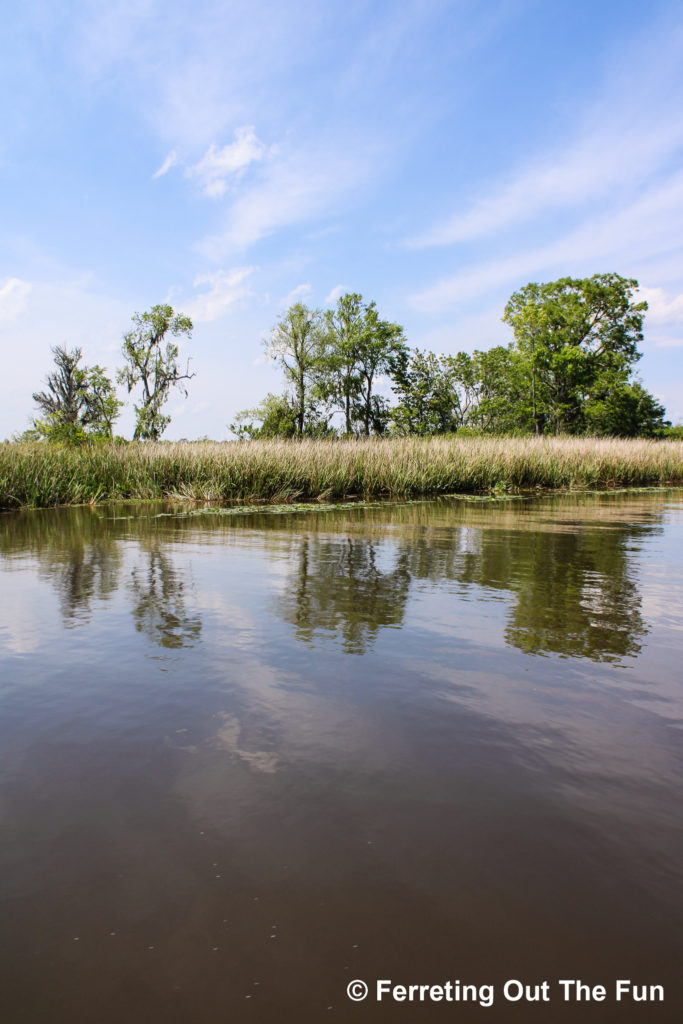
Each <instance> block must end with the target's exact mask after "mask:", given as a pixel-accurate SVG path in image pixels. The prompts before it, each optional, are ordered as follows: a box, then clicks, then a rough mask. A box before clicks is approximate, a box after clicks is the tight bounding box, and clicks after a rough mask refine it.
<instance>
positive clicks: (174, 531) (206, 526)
mask: <svg viewBox="0 0 683 1024" xmlns="http://www.w3.org/2000/svg"><path fill="white" fill-rule="evenodd" d="M639 500H640V499H638V498H637V497H634V496H628V495H625V496H622V497H621V498H619V496H612V497H610V496H602V497H599V498H595V499H593V500H591V499H588V498H573V499H566V498H559V499H553V500H552V501H546V503H545V504H543V503H538V502H536V503H534V502H533V501H531V502H519V503H517V504H514V505H508V507H502V508H501V507H500V506H492V505H485V504H481V505H477V504H472V503H467V502H454V501H448V500H442V501H435V502H425V503H413V504H406V505H405V506H400V505H388V506H386V507H374V508H362V507H359V508H358V509H357V510H356V509H352V510H345V511H328V512H324V513H322V512H311V513H305V514H302V515H297V514H294V515H269V516H263V515H251V516H245V517H242V518H236V517H234V516H232V517H223V516H220V515H207V516H202V515H199V516H195V515H183V514H180V515H175V514H173V513H171V514H165V515H164V516H163V517H161V518H159V517H158V515H157V514H156V512H155V511H154V510H153V509H151V508H150V507H149V506H145V508H141V509H135V508H131V507H128V508H127V509H124V510H119V513H118V514H117V512H116V510H115V509H106V510H93V509H89V508H79V509H64V510H53V511H51V512H27V513H17V514H11V515H6V516H4V517H2V518H1V520H0V553H2V554H3V556H4V557H5V558H7V559H12V558H15V557H20V556H23V555H24V554H26V553H28V554H30V555H31V556H32V557H35V558H37V560H38V563H39V571H40V573H41V574H42V575H43V576H44V577H46V578H48V579H50V581H51V582H52V584H53V585H54V586H55V588H56V590H57V592H58V593H59V597H60V602H61V608H62V614H63V616H64V620H65V623H66V624H67V625H68V626H75V625H78V623H79V621H82V620H83V619H84V618H86V619H87V618H88V617H89V616H90V614H91V612H92V606H93V602H94V601H95V600H108V599H109V598H110V597H111V596H112V594H113V593H114V592H115V591H116V590H117V589H119V588H120V584H121V581H122V578H123V577H124V565H125V578H126V580H127V585H126V587H125V590H124V592H125V593H128V594H129V595H130V597H131V599H132V615H133V618H134V621H135V625H136V628H137V630H138V631H139V632H141V633H144V634H145V635H146V636H147V637H149V639H150V640H152V641H153V642H154V643H155V644H158V645H160V646H162V647H165V648H170V649H173V648H180V647H186V646H191V645H193V644H194V643H196V642H197V640H198V638H199V637H200V634H201V629H202V623H201V619H200V616H199V615H198V614H197V613H195V612H191V611H188V608H187V604H188V588H189V587H190V585H191V584H190V582H189V579H188V575H187V574H188V569H187V567H186V566H185V565H184V563H183V561H182V559H181V558H180V556H179V552H180V550H181V549H182V546H183V544H184V543H185V542H198V541H199V539H201V543H202V544H203V545H206V544H209V545H219V546H223V545H230V544H235V543H240V542H241V540H242V539H243V538H244V537H245V536H246V537H248V538H249V543H250V545H254V546H255V548H256V549H257V551H259V552H260V553H261V555H262V556H264V557H265V558H269V557H273V558H277V559H281V558H282V556H283V555H284V556H285V564H286V565H287V566H288V579H287V582H286V585H285V588H284V592H283V593H282V594H281V595H280V596H278V598H277V599H276V601H275V604H274V609H275V613H276V615H277V616H278V617H280V618H281V619H282V620H284V621H285V622H287V623H290V624H291V625H292V626H293V628H294V634H295V636H296V637H297V639H298V640H300V641H302V642H304V643H306V644H309V645H315V644H318V643H322V642H324V640H325V638H328V639H329V638H330V637H331V636H334V637H337V638H338V639H339V640H340V642H341V646H342V649H343V650H344V651H346V652H348V653H353V654H360V653H362V652H363V651H365V650H367V649H369V648H370V647H371V646H372V645H373V644H374V643H375V641H376V639H377V637H378V635H379V633H380V632H381V631H382V630H384V629H387V628H396V627H400V626H401V625H402V624H403V621H404V616H405V612H406V608H407V606H408V601H409V598H410V595H411V590H414V589H415V588H416V586H417V587H420V586H421V587H424V584H425V583H426V582H427V583H429V584H431V585H433V586H434V587H438V588H443V589H444V590H446V591H448V595H449V596H446V594H444V600H451V599H452V597H453V595H454V594H456V595H457V593H461V594H463V593H465V591H467V596H468V600H470V601H471V599H472V596H474V597H477V596H479V597H481V598H482V599H486V597H487V594H488V595H489V596H490V594H491V592H492V591H494V592H498V593H499V594H500V596H501V597H504V598H505V600H506V603H507V604H508V606H509V614H508V621H507V624H506V626H505V627H504V638H505V640H506V642H507V643H508V644H510V645H511V646H514V647H516V648H518V649H519V650H522V651H524V652H526V653H528V654H555V655H560V656H565V657H574V658H588V659H590V660H593V661H618V660H620V659H622V658H624V657H628V656H632V655H634V654H636V653H637V652H638V650H639V649H640V646H641V643H642V640H643V637H644V636H645V634H646V633H647V629H648V627H647V624H646V622H645V621H644V619H643V615H642V611H641V595H640V591H639V586H638V576H637V572H638V563H637V558H636V556H635V554H634V549H637V547H638V544H639V541H640V539H642V538H645V537H646V536H648V535H651V534H652V533H653V532H659V531H661V524H660V516H659V511H660V509H659V507H658V506H654V507H653V505H652V503H648V502H647V501H645V500H643V501H641V503H640V504H638V502H639ZM131 561H132V568H131ZM472 588H474V594H473V592H472ZM270 608H271V609H272V608H273V605H272V604H271V605H270ZM266 614H267V613H266Z"/></svg>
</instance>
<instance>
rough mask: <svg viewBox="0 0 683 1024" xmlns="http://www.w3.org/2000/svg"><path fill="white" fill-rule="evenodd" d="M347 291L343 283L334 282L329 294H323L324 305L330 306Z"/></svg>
mask: <svg viewBox="0 0 683 1024" xmlns="http://www.w3.org/2000/svg"><path fill="white" fill-rule="evenodd" d="M347 291H348V288H347V287H346V285H344V284H336V285H335V286H334V288H333V289H332V290H331V291H330V294H329V295H326V296H325V305H326V306H331V305H332V303H333V302H336V301H337V299H338V298H339V296H340V295H343V294H344V293H345V292H347Z"/></svg>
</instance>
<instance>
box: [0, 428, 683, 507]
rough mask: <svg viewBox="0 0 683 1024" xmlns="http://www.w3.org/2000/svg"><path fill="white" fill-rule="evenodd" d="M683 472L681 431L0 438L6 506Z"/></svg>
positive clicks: (421, 491) (486, 485)
mask: <svg viewBox="0 0 683 1024" xmlns="http://www.w3.org/2000/svg"><path fill="white" fill-rule="evenodd" d="M663 484H683V445H682V444H681V443H680V442H679V441H640V440H636V441H629V440H616V439H607V440H598V439H592V438H493V437H478V438H477V437H475V438H472V437H468V438H462V439H458V438H457V437H454V438H453V437H435V438H396V439H371V440H355V439H352V440H335V441H326V440H325V441H324V440H319V441H318V440H310V441H301V442H296V441H246V442H245V441H231V442H224V443H220V442H205V441H201V442H178V443H169V442H159V443H156V444H155V443H151V442H146V443H138V444H128V445H118V446H117V445H104V446H100V445H97V446H92V447H90V446H84V447H80V448H59V447H57V446H54V445H50V444H44V443H33V444H31V443H5V444H2V445H0V507H1V508H4V509H8V508H17V507H21V506H32V507H36V508H41V507H42V508H46V507H49V506H53V505H69V504H79V503H85V502H99V501H106V500H113V499H119V500H121V499H123V500H126V499H148V498H168V497H181V498H190V499H194V500H198V501H214V502H230V501H251V502H253V501H268V502H273V501H278V502H282V501H312V500H323V501H324V500H336V499H339V498H342V497H348V496H350V495H355V496H359V497H366V498H367V497H382V496H393V497H404V498H405V497H417V496H420V495H430V494H433V495H438V494H449V493H461V494H462V493H472V494H482V493H488V492H491V491H501V490H508V491H523V490H533V489H534V488H552V489H556V488H569V489H586V488H603V487H625V486H626V487H635V486H652V485H663Z"/></svg>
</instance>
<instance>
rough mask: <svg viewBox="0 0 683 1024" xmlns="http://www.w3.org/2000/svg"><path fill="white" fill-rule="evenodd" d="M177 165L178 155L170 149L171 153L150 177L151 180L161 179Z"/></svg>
mask: <svg viewBox="0 0 683 1024" xmlns="http://www.w3.org/2000/svg"><path fill="white" fill-rule="evenodd" d="M177 163H178V154H177V153H176V151H175V149H172V150H171V152H170V153H169V154H168V156H167V157H166V159H165V160H164V162H163V164H162V165H161V167H159V168H158V170H156V171H155V172H154V174H153V175H152V177H153V178H161V177H162V176H163V175H164V174H166V172H167V171H170V169H171V168H172V167H175V165H176V164H177Z"/></svg>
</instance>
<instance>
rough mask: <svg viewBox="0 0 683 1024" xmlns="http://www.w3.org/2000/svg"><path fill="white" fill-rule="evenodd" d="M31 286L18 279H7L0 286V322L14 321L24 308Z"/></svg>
mask: <svg viewBox="0 0 683 1024" xmlns="http://www.w3.org/2000/svg"><path fill="white" fill-rule="evenodd" d="M30 291H31V285H30V284H29V282H28V281H22V280H21V279H20V278H18V277H8V278H5V280H4V281H3V282H2V284H0V321H5V322H10V321H12V320H16V318H17V317H18V316H19V314H20V313H22V312H23V310H24V309H25V308H26V300H27V299H28V295H29V292H30Z"/></svg>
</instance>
